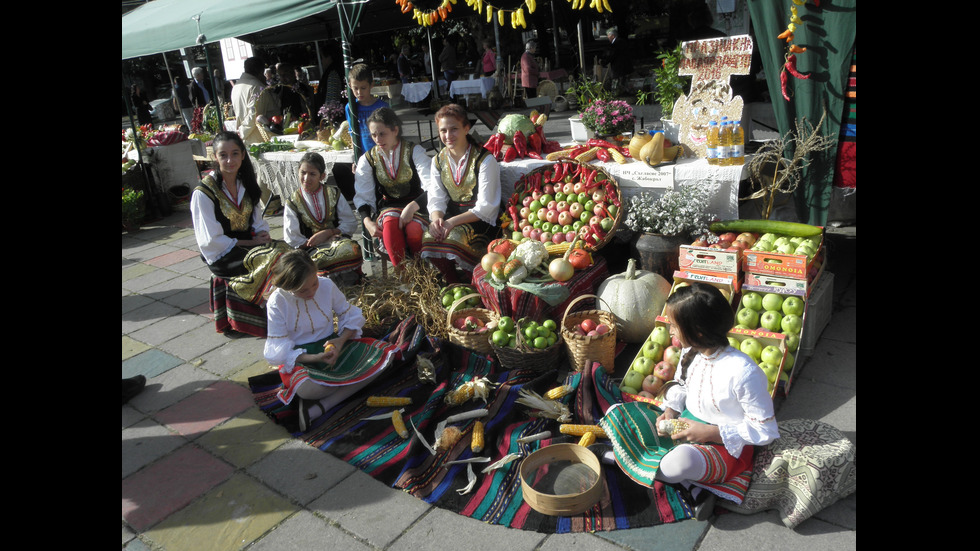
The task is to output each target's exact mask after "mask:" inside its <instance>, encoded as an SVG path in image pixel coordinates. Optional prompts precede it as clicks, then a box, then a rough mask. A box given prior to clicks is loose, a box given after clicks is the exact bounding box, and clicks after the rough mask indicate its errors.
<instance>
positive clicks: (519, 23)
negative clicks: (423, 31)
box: [406, 0, 584, 29]
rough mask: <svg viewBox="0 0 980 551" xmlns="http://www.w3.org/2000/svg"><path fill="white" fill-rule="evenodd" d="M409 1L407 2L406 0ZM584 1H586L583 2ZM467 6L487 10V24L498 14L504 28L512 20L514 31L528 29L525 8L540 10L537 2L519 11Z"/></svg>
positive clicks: (471, 2)
mask: <svg viewBox="0 0 980 551" xmlns="http://www.w3.org/2000/svg"><path fill="white" fill-rule="evenodd" d="M406 1H407V0H406ZM583 1H584V0H583ZM466 5H467V6H469V7H471V8H473V10H474V11H476V12H477V13H479V14H482V13H483V7H484V5H486V8H487V23H493V15H494V14H495V13H496V14H497V24H498V25H500V26H501V27H503V26H504V25H506V21H507V18H508V17H509V18H510V26H511V27H512V28H514V29H516V28H518V27H521V28H523V29H526V28H527V20H526V19H525V18H524V8H525V7H526V8H527V13H534V12H535V10H537V9H538V2H537V0H524V2H523V6H521V7H520V8H517V9H513V10H511V9H504V8H499V7H496V6H494V5H492V4H484V2H483V0H466Z"/></svg>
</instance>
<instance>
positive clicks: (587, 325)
mask: <svg viewBox="0 0 980 551" xmlns="http://www.w3.org/2000/svg"><path fill="white" fill-rule="evenodd" d="M597 325H598V324H597V323H596V322H595V320H592V319H584V320H582V324H581V327H582V330H583V331H585V332H586V333H588V332H589V331H594V330H595V328H596V326H597Z"/></svg>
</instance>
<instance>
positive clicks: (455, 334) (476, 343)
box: [446, 293, 497, 354]
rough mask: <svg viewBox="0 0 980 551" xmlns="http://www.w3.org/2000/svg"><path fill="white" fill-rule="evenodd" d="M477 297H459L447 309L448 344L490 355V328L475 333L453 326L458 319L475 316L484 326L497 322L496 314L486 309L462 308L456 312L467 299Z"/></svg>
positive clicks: (472, 295)
mask: <svg viewBox="0 0 980 551" xmlns="http://www.w3.org/2000/svg"><path fill="white" fill-rule="evenodd" d="M478 296H480V294H479V293H472V294H469V295H466V296H463V297H460V299H459V300H457V301H456V302H453V304H452V306H450V307H449V311H448V312H447V313H446V325H447V328H446V329H447V330H448V332H449V342H451V343H453V344H458V345H460V346H464V347H466V348H469V349H472V350H476V351H477V352H479V353H481V354H490V353H491V352H492V351H493V349H492V348H490V335H491V334H493V329H492V328H490V329H488V330H486V331H483V332H481V333H477V332H475V331H461V330H459V329H456V327H455V326H454V325H453V322H454V321H456V320H457V319H459V318H465V317H466V316H475V317H476V318H477V319H479V320H480V321H482V322H483V324H484V325H486V324H488V323H490V322H496V321H497V314H496V313H494V312H493V311H492V310H487V309H486V308H463V309H462V310H458V311H457V310H456V309H457V307H459V305H461V304H464V303H465V302H466V301H467V300H468V299H471V298H473V297H478Z"/></svg>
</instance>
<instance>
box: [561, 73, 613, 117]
mask: <svg viewBox="0 0 980 551" xmlns="http://www.w3.org/2000/svg"><path fill="white" fill-rule="evenodd" d="M565 96H566V97H568V96H573V97H574V98H575V101H576V102H577V103H578V105H576V107H575V108H576V109H578V111H579V113H582V112H583V111H585V110H586V109H587V108H588V107H589V105H592V102H594V101H596V100H604V101H610V100H613V99H615V96H614V95H613V93H612V92H611V91H609V90H606V89H605V87H604V86H603V85H602V82H600V81H598V80H595V79H593V78H590V77H588V76H586V75H579V77H578V79H573V80H572V84H571V86H569V87H568V90H566V91H565Z"/></svg>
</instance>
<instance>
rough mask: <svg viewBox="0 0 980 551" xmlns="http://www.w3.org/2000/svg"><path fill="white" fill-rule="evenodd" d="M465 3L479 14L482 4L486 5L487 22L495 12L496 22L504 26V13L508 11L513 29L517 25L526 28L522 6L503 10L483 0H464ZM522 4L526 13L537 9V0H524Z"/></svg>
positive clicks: (490, 20) (490, 21)
mask: <svg viewBox="0 0 980 551" xmlns="http://www.w3.org/2000/svg"><path fill="white" fill-rule="evenodd" d="M466 5H467V6H469V7H471V8H473V10H474V11H476V12H477V13H479V14H482V13H483V6H484V5H486V8H487V23H492V22H493V14H494V13H496V14H497V24H498V25H500V26H501V27H503V26H504V24H505V23H504V20H505V16H504V14H505V13H510V26H511V27H512V28H514V29H516V28H517V27H521V28H524V29H526V28H527V21H526V20H525V19H524V7H523V6H522V7H520V8H518V9H516V10H504V9H500V8H496V7H494V6H493V5H492V4H487V3H485V2H484V1H483V0H466ZM524 6H526V7H527V12H528V13H534V10H536V9H538V2H537V0H524Z"/></svg>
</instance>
